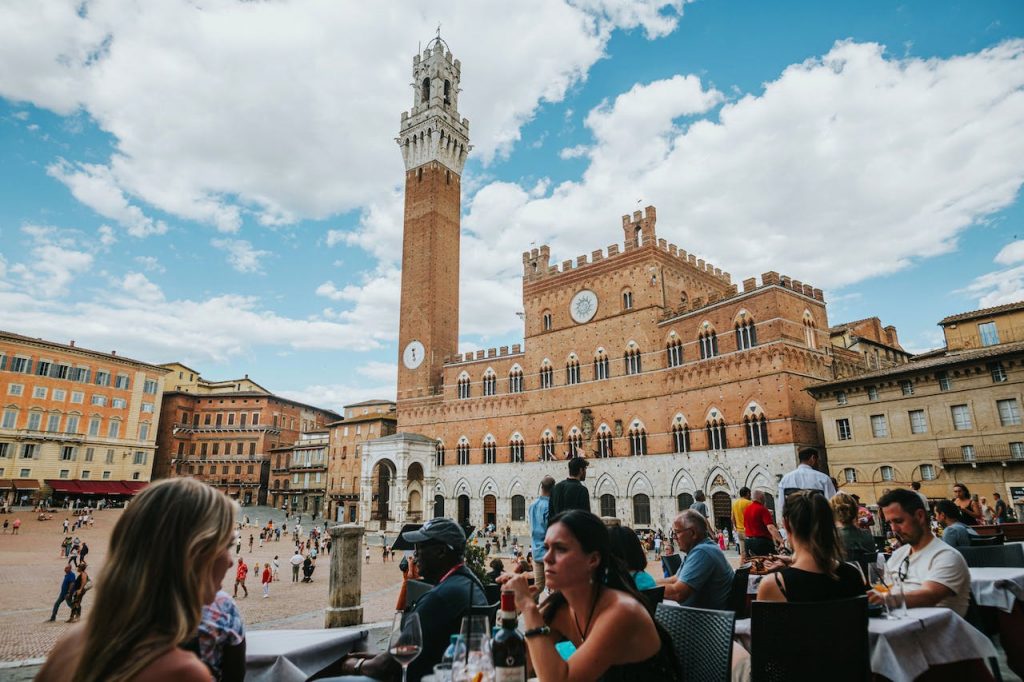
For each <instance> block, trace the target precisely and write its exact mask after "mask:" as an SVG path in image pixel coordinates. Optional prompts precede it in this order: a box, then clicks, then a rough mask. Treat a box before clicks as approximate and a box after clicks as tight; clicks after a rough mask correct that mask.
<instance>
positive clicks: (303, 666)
mask: <svg viewBox="0 0 1024 682" xmlns="http://www.w3.org/2000/svg"><path fill="white" fill-rule="evenodd" d="M366 637H367V631H366V630H365V629H363V628H361V627H351V628H330V629H325V630H249V631H247V632H246V633H245V681H246V682H264V681H266V682H305V681H306V679H307V678H309V677H310V676H311V675H315V674H316V673H318V672H320V671H321V670H323V669H324V668H326V667H327V666H329V665H330V664H332V663H334V662H335V661H337V660H338V659H340V658H342V657H343V656H345V655H346V654H348V653H349V652H350V651H356V650H358V649H359V648H360V646H361V645H362V644H363V642H364V641H365V640H366Z"/></svg>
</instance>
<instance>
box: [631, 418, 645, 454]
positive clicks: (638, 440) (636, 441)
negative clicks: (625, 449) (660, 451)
mask: <svg viewBox="0 0 1024 682" xmlns="http://www.w3.org/2000/svg"><path fill="white" fill-rule="evenodd" d="M629 454H630V455H632V456H633V457H642V456H643V455H646V454H647V429H645V428H644V426H643V424H640V423H637V422H634V423H633V426H631V427H630V429H629Z"/></svg>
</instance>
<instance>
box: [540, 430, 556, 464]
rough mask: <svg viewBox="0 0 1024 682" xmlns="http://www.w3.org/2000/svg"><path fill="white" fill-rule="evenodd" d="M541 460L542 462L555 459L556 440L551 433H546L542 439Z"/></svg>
mask: <svg viewBox="0 0 1024 682" xmlns="http://www.w3.org/2000/svg"><path fill="white" fill-rule="evenodd" d="M540 459H541V461H542V462H550V461H552V460H554V459H555V439H554V438H553V437H552V436H551V434H550V433H545V434H544V435H543V436H542V437H541V439H540Z"/></svg>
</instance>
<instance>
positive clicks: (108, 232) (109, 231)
mask: <svg viewBox="0 0 1024 682" xmlns="http://www.w3.org/2000/svg"><path fill="white" fill-rule="evenodd" d="M96 232H97V234H98V235H99V241H100V246H102V247H103V248H109V247H111V246H113V245H114V244H116V243H117V237H116V236H114V228H112V227H111V226H110V225H100V229H99V230H97V231H96Z"/></svg>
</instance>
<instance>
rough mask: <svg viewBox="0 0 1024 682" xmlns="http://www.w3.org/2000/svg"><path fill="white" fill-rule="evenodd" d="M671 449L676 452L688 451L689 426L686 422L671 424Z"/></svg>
mask: <svg viewBox="0 0 1024 682" xmlns="http://www.w3.org/2000/svg"><path fill="white" fill-rule="evenodd" d="M672 451H673V452H676V453H684V452H689V451H690V427H689V426H687V425H686V424H673V425H672Z"/></svg>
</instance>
